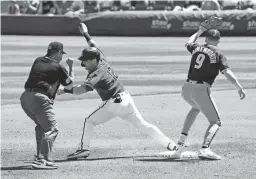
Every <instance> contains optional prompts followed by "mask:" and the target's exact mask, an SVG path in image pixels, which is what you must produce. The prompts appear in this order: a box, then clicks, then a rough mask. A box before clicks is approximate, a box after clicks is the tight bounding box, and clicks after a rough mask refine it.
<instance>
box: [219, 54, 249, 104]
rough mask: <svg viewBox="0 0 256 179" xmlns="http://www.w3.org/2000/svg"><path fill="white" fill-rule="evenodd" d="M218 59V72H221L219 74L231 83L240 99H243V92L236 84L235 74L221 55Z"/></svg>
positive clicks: (238, 84) (237, 83)
mask: <svg viewBox="0 0 256 179" xmlns="http://www.w3.org/2000/svg"><path fill="white" fill-rule="evenodd" d="M219 59H220V71H221V73H222V74H224V75H225V77H226V78H227V80H228V81H229V82H230V83H232V84H233V85H234V86H235V87H236V88H237V89H238V94H239V96H240V99H244V98H245V91H244V90H243V87H242V86H241V85H240V83H239V82H238V80H237V78H236V76H235V74H234V73H233V72H232V71H231V69H230V68H229V65H228V62H227V59H226V57H225V56H224V55H223V54H220V56H219Z"/></svg>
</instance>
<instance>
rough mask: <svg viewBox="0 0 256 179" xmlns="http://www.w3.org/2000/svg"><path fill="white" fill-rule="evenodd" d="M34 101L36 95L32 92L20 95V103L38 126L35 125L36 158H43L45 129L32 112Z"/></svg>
mask: <svg viewBox="0 0 256 179" xmlns="http://www.w3.org/2000/svg"><path fill="white" fill-rule="evenodd" d="M33 101H34V95H33V94H32V93H27V92H24V93H23V94H22V95H21V97H20V103H21V107H22V109H23V111H24V112H25V113H26V114H27V116H28V117H29V118H31V119H32V120H33V121H34V122H35V124H36V127H35V134H36V148H37V150H36V151H37V152H36V158H41V157H42V155H41V142H42V138H43V136H44V131H43V129H42V127H41V126H40V125H39V123H38V122H37V119H36V116H35V115H34V114H33V112H32V110H33V108H34V105H33Z"/></svg>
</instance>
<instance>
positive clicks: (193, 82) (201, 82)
mask: <svg viewBox="0 0 256 179" xmlns="http://www.w3.org/2000/svg"><path fill="white" fill-rule="evenodd" d="M186 82H188V83H192V84H204V83H206V82H204V81H202V80H200V81H194V80H190V79H187V80H186Z"/></svg>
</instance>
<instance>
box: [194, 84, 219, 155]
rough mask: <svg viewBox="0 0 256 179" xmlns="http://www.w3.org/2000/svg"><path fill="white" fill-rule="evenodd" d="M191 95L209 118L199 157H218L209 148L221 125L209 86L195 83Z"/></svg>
mask: <svg viewBox="0 0 256 179" xmlns="http://www.w3.org/2000/svg"><path fill="white" fill-rule="evenodd" d="M192 97H193V99H194V101H195V103H196V104H197V106H198V107H199V109H200V110H201V111H202V113H203V114H204V115H205V116H206V118H207V119H208V120H209V126H208V128H207V130H206V133H205V136H204V142H203V145H202V149H201V150H200V155H199V157H201V158H208V159H220V158H221V157H220V156H218V155H217V154H215V153H213V152H212V151H211V150H210V149H209V147H210V144H211V142H212V140H213V138H214V137H215V135H216V133H217V132H218V130H219V128H220V126H221V122H220V118H219V114H218V110H217V107H216V105H215V103H214V101H213V99H212V97H211V94H210V89H209V87H208V86H206V85H204V84H202V85H197V89H196V90H194V91H193V94H192Z"/></svg>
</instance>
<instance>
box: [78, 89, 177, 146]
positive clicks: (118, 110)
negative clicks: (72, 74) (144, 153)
mask: <svg viewBox="0 0 256 179" xmlns="http://www.w3.org/2000/svg"><path fill="white" fill-rule="evenodd" d="M120 96H121V98H122V101H121V102H120V103H114V100H115V99H109V100H108V101H103V102H102V104H101V105H100V106H99V107H98V108H97V109H96V110H94V111H93V112H92V113H91V114H90V115H89V116H88V117H87V118H85V122H84V127H83V135H82V139H81V146H80V147H81V148H83V149H88V150H89V149H90V140H91V138H92V135H93V131H94V127H95V126H96V125H99V124H102V123H104V122H106V121H108V120H110V119H112V118H114V117H117V116H119V117H121V118H122V119H124V120H126V121H128V122H130V123H132V124H133V125H134V126H135V127H136V128H137V129H138V130H140V131H141V132H142V133H144V134H147V135H149V136H150V137H151V138H153V139H154V140H155V141H156V142H157V143H159V144H160V145H162V146H164V147H167V146H168V144H169V147H170V148H171V149H172V148H173V147H174V146H175V145H176V144H175V143H174V142H173V141H172V140H171V139H169V138H168V137H167V136H165V135H164V134H163V133H162V132H161V131H160V130H159V129H158V128H157V127H156V126H154V125H152V124H150V123H148V122H147V121H145V120H144V119H143V117H142V116H141V114H140V112H139V111H138V109H137V107H136V106H135V104H134V101H133V99H132V97H131V96H130V94H129V93H128V92H127V91H125V92H122V93H120Z"/></svg>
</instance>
